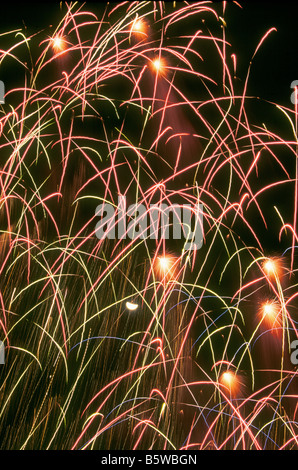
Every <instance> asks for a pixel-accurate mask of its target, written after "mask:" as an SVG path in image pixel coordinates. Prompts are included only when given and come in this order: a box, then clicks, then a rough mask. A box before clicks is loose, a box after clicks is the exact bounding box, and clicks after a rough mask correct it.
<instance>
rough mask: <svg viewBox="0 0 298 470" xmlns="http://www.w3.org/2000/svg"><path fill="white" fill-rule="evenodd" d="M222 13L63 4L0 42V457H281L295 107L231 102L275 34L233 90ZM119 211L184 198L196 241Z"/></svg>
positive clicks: (292, 401) (205, 8) (289, 418)
mask: <svg viewBox="0 0 298 470" xmlns="http://www.w3.org/2000/svg"><path fill="white" fill-rule="evenodd" d="M241 9H242V7H241V5H239V4H238V3H236V2H234V3H232V4H228V3H227V2H222V3H215V4H214V3H211V2H205V1H199V2H196V3H190V4H187V3H182V2H181V3H177V2H169V3H167V2H165V3H163V2H123V3H114V4H113V3H112V4H105V5H101V6H100V7H99V6H97V7H95V6H94V7H93V6H90V7H88V4H78V3H70V4H67V3H65V4H62V6H61V11H60V17H59V20H58V21H57V23H56V24H55V25H54V26H53V27H49V28H45V29H41V30H39V31H34V32H32V33H31V32H30V31H29V30H27V28H19V29H14V30H11V31H5V32H1V34H0V40H1V47H0V66H1V69H0V70H4V69H5V67H7V68H8V69H10V70H11V74H12V75H14V76H15V77H17V78H16V84H15V86H13V87H12V86H10V87H8V86H7V87H6V88H7V89H6V94H5V102H4V103H3V104H1V105H0V149H1V154H0V159H1V160H0V170H1V171H0V187H1V197H0V242H1V245H0V259H1V265H0V275H1V280H0V331H1V340H3V343H4V346H5V364H3V365H2V364H1V365H0V367H1V371H0V397H1V405H0V422H1V441H0V442H1V445H0V447H1V449H98V450H102V449H119V450H124V449H126V450H127V449H134V450H135V449H138V450H139V449H147V450H149V449H165V450H173V449H174V450H183V449H188V450H193V449H195V450H201V449H219V450H221V449H225V450H228V449H258V450H260V449H274V450H277V449H297V445H298V442H297V441H298V439H297V422H296V414H297V393H296V391H297V377H296V375H297V373H296V368H295V367H294V364H293V363H292V362H291V359H290V358H291V357H292V356H291V352H292V351H291V344H292V342H293V341H294V340H296V339H297V338H298V330H297V318H296V309H297V307H296V305H297V292H296V287H297V284H296V283H295V272H296V264H295V263H296V257H295V251H296V248H297V246H296V245H298V243H297V241H298V235H297V187H298V182H297V105H293V106H291V105H289V106H284V105H281V104H279V103H272V102H267V101H266V100H263V101H262V100H260V99H259V98H257V97H255V96H253V95H250V94H249V83H250V77H251V74H252V73H253V67H254V61H255V58H256V57H258V56H259V55H260V54H261V53H262V49H263V47H264V45H265V44H266V45H269V46H270V40H271V38H272V35H274V34H277V33H278V31H277V29H276V28H275V27H272V28H269V29H268V30H267V31H266V32H265V33H264V34H263V35H262V36H260V37H259V41H258V43H257V44H256V45H255V48H254V50H253V52H252V54H251V60H250V62H249V64H248V67H247V72H246V74H245V77H244V78H243V80H240V79H239V77H237V74H238V71H237V67H238V56H237V55H236V53H235V49H234V46H233V44H232V43H231V41H230V39H229V14H230V11H231V10H235V11H237V12H239V13H240V14H241ZM183 31H187V33H183ZM252 105H253V106H257V107H258V106H265V107H266V109H268V110H269V111H270V110H272V112H274V113H278V116H279V119H280V120H281V121H282V122H283V123H286V130H285V131H282V132H280V133H278V132H276V130H275V128H274V126H271V123H270V118H268V120H267V121H266V123H260V121H259V120H256V121H255V120H254V115H253V113H251V106H252ZM268 115H269V116H270V112H269V113H268ZM283 191H285V194H290V195H291V198H290V201H289V202H288V204H287V207H286V210H285V208H284V207H283V205H282V204H280V203H279V202H280V201H281V200H282V194H283ZM268 200H270V203H268ZM119 201H120V202H121V204H122V203H123V201H126V204H127V207H128V206H130V207H132V206H133V205H134V206H133V207H135V208H136V207H137V206H138V205H142V207H143V208H144V213H143V214H142V217H146V218H147V220H148V219H149V220H150V217H151V214H152V212H151V210H152V205H154V207H155V209H156V208H157V211H158V214H159V215H158V220H159V221H160V220H163V219H162V217H163V216H164V212H163V209H162V208H163V207H164V206H167V207H176V208H177V207H178V208H179V209H180V208H183V207H184V205H188V207H189V206H191V207H192V216H195V215H197V213H196V212H195V210H194V209H193V208H194V207H195V205H196V204H197V203H198V201H199V202H200V203H201V204H202V207H203V228H204V230H203V242H202V245H201V246H200V247H199V248H198V247H197V246H195V247H194V246H193V245H192V248H194V249H189V248H187V244H186V241H187V237H186V236H185V235H186V233H187V228H186V226H184V231H183V232H182V234H183V235H184V238H183V237H180V239H179V237H175V236H172V237H171V236H169V237H161V236H160V235H161V232H158V235H159V237H158V236H151V235H152V234H151V233H150V234H149V233H147V232H146V231H144V230H143V231H142V229H141V228H140V227H142V225H141V223H140V220H141V219H140V218H139V219H138V217H137V215H136V211H137V209H133V211H131V212H129V213H127V214H126V215H127V218H128V220H127V221H126V222H127V224H126V226H125V229H124V230H122V232H121V229H123V223H124V222H123V207H122V206H121V204H120V206H119ZM100 205H104V207H107V206H109V207H112V208H113V209H114V214H115V217H114V218H111V219H110V222H109V223H108V224H106V225H105V224H104V223H103V222H102V225H98V224H99V215H100V214H99V212H98V207H100ZM272 212H273V213H274V216H272ZM174 220H175V218H174V213H173V219H169V225H170V228H171V227H172V226H174ZM272 220H274V223H273V222H272ZM131 224H133V225H131ZM132 226H133V227H134V228H133V230H132V229H131V227H132ZM98 227H99V228H100V229H103V228H105V229H106V234H107V233H108V232H109V234H110V235H109V236H106V237H102V238H101V237H99V236H98ZM168 228H169V227H168ZM188 231H191V227H189V226H188ZM170 233H172V232H171V231H170ZM173 233H174V232H173ZM180 233H181V232H180ZM113 234H114V236H112V235H113ZM117 234H118V236H117ZM119 234H120V236H119ZM270 236H272V238H273V239H275V240H277V242H276V244H275V249H274V250H271V249H269V248H268V246H269V244H268V243H267V242H266V240H268V237H269V238H270ZM8 429H9V432H7V430H8Z"/></svg>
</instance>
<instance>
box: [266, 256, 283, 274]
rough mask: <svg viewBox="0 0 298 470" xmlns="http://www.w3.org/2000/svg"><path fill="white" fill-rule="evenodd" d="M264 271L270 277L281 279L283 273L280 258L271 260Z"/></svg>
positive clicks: (268, 260) (267, 261)
mask: <svg viewBox="0 0 298 470" xmlns="http://www.w3.org/2000/svg"><path fill="white" fill-rule="evenodd" d="M263 269H264V271H265V273H266V274H267V276H268V277H270V278H279V277H280V276H281V273H282V269H283V266H282V262H281V260H280V259H278V258H275V259H274V258H269V259H267V260H266V261H265V262H264V264H263Z"/></svg>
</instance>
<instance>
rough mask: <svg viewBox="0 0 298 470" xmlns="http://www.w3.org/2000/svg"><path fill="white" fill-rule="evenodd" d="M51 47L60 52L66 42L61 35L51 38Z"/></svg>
mask: <svg viewBox="0 0 298 470" xmlns="http://www.w3.org/2000/svg"><path fill="white" fill-rule="evenodd" d="M51 42H52V48H53V49H54V51H55V52H62V51H64V50H65V48H66V42H65V40H64V39H63V38H62V37H61V36H55V37H53V38H51Z"/></svg>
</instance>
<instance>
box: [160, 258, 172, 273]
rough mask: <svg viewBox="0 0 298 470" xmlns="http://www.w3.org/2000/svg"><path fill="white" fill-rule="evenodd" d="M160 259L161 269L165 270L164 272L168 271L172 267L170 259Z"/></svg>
mask: <svg viewBox="0 0 298 470" xmlns="http://www.w3.org/2000/svg"><path fill="white" fill-rule="evenodd" d="M158 259H159V265H160V267H161V269H163V270H164V271H168V270H169V269H170V267H171V261H170V258H167V257H166V256H163V257H162V258H158Z"/></svg>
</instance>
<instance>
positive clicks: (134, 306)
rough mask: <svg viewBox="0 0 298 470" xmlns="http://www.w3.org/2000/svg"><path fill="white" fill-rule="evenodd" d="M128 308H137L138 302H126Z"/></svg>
mask: <svg viewBox="0 0 298 470" xmlns="http://www.w3.org/2000/svg"><path fill="white" fill-rule="evenodd" d="M126 308H127V309H128V310H136V309H137V308H138V304H133V303H132V302H126Z"/></svg>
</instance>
